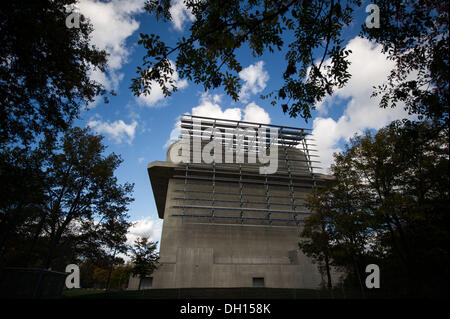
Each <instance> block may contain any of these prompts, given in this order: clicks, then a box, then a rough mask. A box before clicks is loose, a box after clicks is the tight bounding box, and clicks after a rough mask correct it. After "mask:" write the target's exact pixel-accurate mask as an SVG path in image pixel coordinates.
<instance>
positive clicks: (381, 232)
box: [303, 121, 449, 295]
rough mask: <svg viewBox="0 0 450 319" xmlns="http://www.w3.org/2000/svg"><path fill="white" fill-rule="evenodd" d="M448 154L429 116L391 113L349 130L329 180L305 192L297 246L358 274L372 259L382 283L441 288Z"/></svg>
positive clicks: (444, 135) (428, 290)
mask: <svg viewBox="0 0 450 319" xmlns="http://www.w3.org/2000/svg"><path fill="white" fill-rule="evenodd" d="M448 154H449V153H448V128H444V129H442V128H437V127H435V126H432V125H430V123H429V122H408V121H405V122H400V121H396V122H393V123H392V124H390V125H389V126H387V127H385V128H383V129H381V130H380V131H379V132H378V133H376V134H372V133H370V132H367V133H366V134H365V135H363V136H355V138H353V139H352V140H351V142H350V143H349V145H347V148H346V149H345V151H344V152H343V153H342V154H336V156H335V159H336V164H335V165H334V166H332V172H333V176H334V178H335V180H334V182H333V183H331V184H330V185H328V186H327V187H325V188H323V189H321V190H320V191H318V193H316V194H315V195H314V196H312V197H311V198H310V199H309V206H310V208H312V209H313V210H314V211H315V213H314V214H313V215H312V218H310V219H309V220H308V221H307V222H306V226H305V229H304V231H303V236H304V237H305V239H304V240H305V241H306V244H303V246H304V248H306V249H305V252H306V253H307V254H309V255H311V256H312V257H315V258H316V260H317V261H319V262H322V263H323V258H322V256H324V254H328V255H329V256H330V259H331V260H332V261H331V263H332V264H334V265H335V266H341V267H342V266H343V267H345V268H346V269H347V270H348V272H349V273H350V274H354V277H353V278H355V279H359V280H360V279H361V277H360V273H363V272H364V267H363V266H365V265H367V264H369V263H376V264H378V265H379V266H380V268H381V269H382V271H383V276H384V277H383V278H385V280H384V281H383V282H384V285H385V286H388V287H385V288H387V289H402V288H406V289H407V290H408V293H411V294H424V295H426V294H438V293H440V292H443V291H445V290H446V289H447V287H443V285H442V283H444V282H445V283H447V282H448V238H449V237H448V222H449V220H448V212H447V205H448V201H449V189H448V185H449V174H448V171H449V155H448ZM314 234H316V235H314ZM324 248H326V249H324ZM317 256H318V257H317ZM358 277H359V278H358ZM445 285H446V284H445Z"/></svg>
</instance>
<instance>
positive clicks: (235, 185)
mask: <svg viewBox="0 0 450 319" xmlns="http://www.w3.org/2000/svg"><path fill="white" fill-rule="evenodd" d="M199 123H200V124H199ZM180 126H181V131H182V134H181V136H180V140H181V139H183V138H189V139H193V138H201V137H202V136H204V132H205V130H210V132H212V134H211V139H210V140H212V139H213V138H215V139H216V141H217V142H218V143H219V144H220V145H222V146H224V147H231V149H232V151H233V153H234V155H233V158H234V159H236V158H237V156H238V153H239V154H244V157H245V158H247V159H248V156H249V153H250V152H253V151H254V147H255V146H257V147H264V148H265V149H266V150H268V149H269V147H270V146H277V147H278V170H277V171H276V172H275V173H274V174H267V173H263V174H261V173H260V171H259V166H260V165H259V164H255V163H250V162H249V161H248V160H244V161H243V162H238V163H222V162H216V161H213V162H212V163H209V164H207V163H204V162H201V163H193V162H192V161H189V163H182V164H179V165H178V166H177V167H175V168H174V173H173V176H172V177H173V178H174V179H176V180H175V185H176V189H175V190H174V194H177V195H176V196H175V197H173V198H172V200H173V203H176V204H175V205H172V206H171V207H170V208H171V216H174V217H179V218H182V219H183V223H189V224H204V223H208V224H214V225H224V224H225V225H236V226H258V227H267V226H270V227H289V228H291V227H294V228H296V227H298V226H299V225H300V224H301V223H302V222H303V221H304V218H305V217H306V216H308V215H309V214H311V212H310V211H308V209H307V207H306V206H305V202H304V199H305V197H306V196H307V194H308V193H310V192H312V191H314V189H315V188H317V187H321V185H322V183H323V182H324V179H323V178H322V177H321V176H320V174H319V175H318V174H315V173H314V169H316V168H319V167H318V166H316V165H317V163H319V161H318V160H317V158H318V155H317V154H316V152H317V150H315V149H314V148H312V147H314V146H315V145H314V144H313V143H311V142H313V141H314V140H313V139H312V138H311V130H310V129H306V128H296V127H288V126H280V125H273V124H262V123H253V122H246V121H233V120H227V119H216V118H211V117H202V116H193V115H184V116H183V117H182V118H181V123H180ZM238 130H241V131H240V132H243V134H244V143H238V141H237V136H236V134H234V133H233V132H237V131H238ZM257 130H259V132H264V136H263V137H261V136H258V137H259V138H256V136H255V135H254V134H252V131H257ZM217 132H219V133H220V134H217ZM214 134H215V135H214ZM207 142H209V141H208V140H206V141H205V140H202V145H204V143H207ZM195 152H196V151H195V150H194V147H191V148H190V156H191V158H192V157H193V156H194V154H195Z"/></svg>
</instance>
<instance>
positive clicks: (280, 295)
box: [63, 288, 361, 299]
mask: <svg viewBox="0 0 450 319" xmlns="http://www.w3.org/2000/svg"><path fill="white" fill-rule="evenodd" d="M63 296H64V298H82V299H342V298H344V299H345V298H361V296H360V295H359V294H358V293H355V292H353V293H351V294H350V293H349V292H344V291H342V290H338V289H336V290H333V291H331V292H330V291H328V290H313V289H276V288H202V289H198V288H182V289H149V290H141V291H135V290H134V291H126V290H123V291H105V290H90V289H72V290H65V291H64V292H63Z"/></svg>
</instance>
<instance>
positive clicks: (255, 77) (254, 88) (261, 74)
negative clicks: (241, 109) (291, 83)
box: [239, 61, 269, 103]
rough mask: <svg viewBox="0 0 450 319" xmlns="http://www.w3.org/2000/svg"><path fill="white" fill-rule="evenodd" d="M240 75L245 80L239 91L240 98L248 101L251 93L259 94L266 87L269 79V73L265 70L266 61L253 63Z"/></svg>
mask: <svg viewBox="0 0 450 319" xmlns="http://www.w3.org/2000/svg"><path fill="white" fill-rule="evenodd" d="M239 77H240V78H241V79H242V80H243V81H244V82H245V83H244V85H243V86H242V89H241V92H240V93H239V99H240V100H241V101H242V102H244V103H247V102H248V99H249V98H250V95H251V94H258V93H259V92H261V91H262V90H264V89H265V87H266V83H267V81H269V73H267V71H266V70H264V61H259V62H257V63H255V64H252V65H250V66H248V67H246V68H245V69H243V70H242V71H241V72H239Z"/></svg>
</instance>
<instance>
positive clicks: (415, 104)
mask: <svg viewBox="0 0 450 319" xmlns="http://www.w3.org/2000/svg"><path fill="white" fill-rule="evenodd" d="M185 4H186V6H187V8H188V9H189V10H191V12H192V14H193V16H194V17H195V20H194V22H193V23H192V25H191V26H190V28H189V32H188V36H187V37H181V38H180V39H179V40H178V42H177V43H176V45H174V46H170V45H168V44H166V42H165V40H164V39H161V37H160V36H158V35H156V34H150V35H148V34H141V38H140V40H139V44H141V45H142V46H143V47H144V48H145V49H146V50H147V53H146V55H145V56H144V59H143V65H142V67H138V70H137V77H136V78H135V79H134V80H133V83H132V86H131V88H132V90H133V91H134V93H135V94H137V95H138V94H148V93H150V91H151V89H152V86H153V85H160V86H161V87H162V88H163V92H164V94H165V95H166V96H167V95H170V94H171V91H174V90H176V86H175V84H174V80H173V79H172V78H171V75H172V74H173V72H174V66H173V65H172V64H171V62H170V60H169V59H173V60H175V61H176V63H175V66H176V70H177V72H178V73H179V75H180V77H181V78H186V79H188V80H190V81H194V82H195V83H200V84H202V85H203V87H204V88H205V90H209V89H211V88H217V87H222V88H223V89H224V90H225V91H226V93H227V94H228V95H229V96H231V97H232V98H233V99H234V100H238V99H239V91H240V88H241V84H240V79H239V75H238V73H239V72H240V71H241V70H242V65H241V63H240V62H239V60H238V58H237V55H238V54H237V52H238V50H239V49H240V48H243V47H248V48H249V49H250V52H251V54H252V55H253V56H255V57H259V56H261V55H263V54H264V53H265V52H267V51H269V52H273V51H281V52H282V53H283V54H284V56H285V68H284V71H283V72H282V74H280V76H281V77H282V78H283V80H284V83H283V85H282V87H280V88H279V89H278V90H275V91H273V92H271V93H269V94H268V95H266V96H264V97H265V98H269V99H271V103H272V104H273V105H275V104H278V105H280V106H281V107H282V109H283V111H284V112H288V113H289V115H290V116H291V117H297V116H301V117H302V118H304V119H305V120H308V119H309V118H311V110H312V109H314V106H315V105H316V103H317V102H320V101H321V100H322V99H323V98H324V97H326V96H327V95H331V94H332V93H333V91H334V90H336V89H337V88H341V87H343V86H345V84H346V83H347V81H348V80H349V78H350V77H351V74H349V72H348V66H349V59H348V57H349V54H351V52H350V51H349V50H348V49H346V47H345V43H344V32H345V30H346V28H347V27H348V26H349V25H350V24H352V23H355V14H356V13H357V12H358V10H359V12H362V11H363V10H364V8H363V7H361V5H362V1H359V0H347V1H336V0H331V1H330V0H309V1H306V0H285V1H272V0H252V1H240V0H233V1H219V0H208V1H196V0H187V1H185ZM376 4H377V5H378V6H379V8H380V24H381V27H380V28H379V29H376V28H371V29H368V28H367V27H366V26H365V25H363V26H362V27H361V33H360V35H361V36H363V37H367V38H369V39H370V40H373V41H375V42H377V43H380V44H382V45H383V48H384V52H385V53H386V54H387V55H388V58H389V59H391V60H393V61H394V62H395V64H396V67H395V69H394V70H393V71H392V73H391V75H390V76H389V79H388V81H387V83H384V84H380V86H379V87H378V88H377V89H376V90H375V91H374V95H378V94H381V95H382V96H383V97H382V102H381V106H383V107H387V106H395V105H396V104H397V103H399V102H403V103H405V104H404V105H405V108H406V109H407V110H409V111H410V112H411V113H417V114H419V115H421V116H426V117H429V118H432V119H435V120H439V121H441V120H444V121H448V66H449V65H448V63H449V59H448V52H449V37H448V35H449V33H448V2H446V1H437V0H434V1H433V0H427V1H401V0H381V1H376ZM170 8H171V2H170V1H169V0H160V1H158V0H149V1H147V4H146V9H147V11H148V12H149V13H151V14H153V15H155V16H156V17H157V18H158V19H162V20H164V21H169V20H171V19H172V17H171V14H170V11H169V9H170ZM285 36H286V37H285ZM326 61H328V63H325V62H326ZM368 76H370V75H368Z"/></svg>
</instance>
